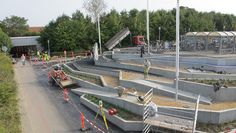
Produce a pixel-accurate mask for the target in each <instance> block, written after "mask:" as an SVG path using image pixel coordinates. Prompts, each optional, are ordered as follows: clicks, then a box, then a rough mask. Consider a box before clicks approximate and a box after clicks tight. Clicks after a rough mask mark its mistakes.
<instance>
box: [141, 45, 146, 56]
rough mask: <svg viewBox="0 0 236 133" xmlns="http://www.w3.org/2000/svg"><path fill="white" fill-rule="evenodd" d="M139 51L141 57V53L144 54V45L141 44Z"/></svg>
mask: <svg viewBox="0 0 236 133" xmlns="http://www.w3.org/2000/svg"><path fill="white" fill-rule="evenodd" d="M140 52H141V53H140V57H141V58H143V54H145V50H144V45H142V46H141V48H140Z"/></svg>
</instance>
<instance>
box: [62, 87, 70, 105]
mask: <svg viewBox="0 0 236 133" xmlns="http://www.w3.org/2000/svg"><path fill="white" fill-rule="evenodd" d="M63 94H64V100H65V101H67V102H68V101H69V92H68V89H67V88H65V89H64V91H63Z"/></svg>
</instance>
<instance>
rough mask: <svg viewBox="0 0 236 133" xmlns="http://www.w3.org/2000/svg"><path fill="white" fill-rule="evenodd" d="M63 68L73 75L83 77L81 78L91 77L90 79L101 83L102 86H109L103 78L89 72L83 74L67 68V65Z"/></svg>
mask: <svg viewBox="0 0 236 133" xmlns="http://www.w3.org/2000/svg"><path fill="white" fill-rule="evenodd" d="M63 66H64V67H66V68H67V69H68V70H69V71H70V72H71V73H73V74H76V75H81V76H84V77H89V78H92V79H96V80H97V81H100V82H101V84H102V86H107V83H106V82H105V80H104V79H103V77H102V76H100V75H97V74H92V73H87V72H82V71H75V70H73V69H71V68H70V67H69V66H67V65H66V64H63Z"/></svg>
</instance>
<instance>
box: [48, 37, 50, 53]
mask: <svg viewBox="0 0 236 133" xmlns="http://www.w3.org/2000/svg"><path fill="white" fill-rule="evenodd" d="M49 42H50V41H49V40H48V55H49V56H50V45H49Z"/></svg>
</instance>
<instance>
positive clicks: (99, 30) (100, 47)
mask: <svg viewBox="0 0 236 133" xmlns="http://www.w3.org/2000/svg"><path fill="white" fill-rule="evenodd" d="M97 21H98V39H99V40H98V41H99V42H98V43H99V49H100V55H102V41H101V29H100V15H99V14H97Z"/></svg>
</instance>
